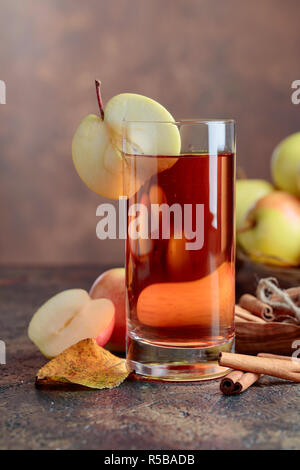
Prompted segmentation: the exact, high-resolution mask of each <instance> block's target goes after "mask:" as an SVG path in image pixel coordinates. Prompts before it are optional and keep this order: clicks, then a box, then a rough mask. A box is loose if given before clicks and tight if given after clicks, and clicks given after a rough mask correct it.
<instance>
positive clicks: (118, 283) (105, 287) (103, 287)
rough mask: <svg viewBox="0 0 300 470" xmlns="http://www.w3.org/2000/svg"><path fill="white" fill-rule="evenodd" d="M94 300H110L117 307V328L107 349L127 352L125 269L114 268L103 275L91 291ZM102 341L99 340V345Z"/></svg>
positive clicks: (115, 327)
mask: <svg viewBox="0 0 300 470" xmlns="http://www.w3.org/2000/svg"><path fill="white" fill-rule="evenodd" d="M90 297H91V298H92V299H100V298H106V299H110V300H111V301H112V302H113V304H114V306H115V326H114V329H113V331H112V335H111V337H110V340H109V342H108V344H107V345H106V347H107V348H108V349H110V350H111V351H115V352H125V349H126V302H125V269H124V268H114V269H109V270H108V271H105V272H104V273H103V274H101V275H100V276H99V277H98V278H97V279H96V281H95V282H94V284H93V285H92V287H91V290H90ZM99 341H100V342H101V339H99V338H97V342H98V344H99Z"/></svg>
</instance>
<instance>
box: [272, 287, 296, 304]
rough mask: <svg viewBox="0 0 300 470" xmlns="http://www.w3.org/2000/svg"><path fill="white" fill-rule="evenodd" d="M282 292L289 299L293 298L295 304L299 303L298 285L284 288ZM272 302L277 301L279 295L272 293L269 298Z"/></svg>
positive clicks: (279, 298)
mask: <svg viewBox="0 0 300 470" xmlns="http://www.w3.org/2000/svg"><path fill="white" fill-rule="evenodd" d="M284 292H286V293H287V294H288V295H289V297H290V298H291V300H293V301H294V302H295V303H296V304H298V305H300V286H298V287H290V288H289V289H286V290H285V291H284ZM270 300H272V301H273V302H278V301H280V300H281V297H280V296H279V295H278V294H273V295H272V296H271V299H270Z"/></svg>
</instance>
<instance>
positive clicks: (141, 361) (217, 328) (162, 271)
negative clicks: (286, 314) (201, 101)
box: [123, 120, 235, 381]
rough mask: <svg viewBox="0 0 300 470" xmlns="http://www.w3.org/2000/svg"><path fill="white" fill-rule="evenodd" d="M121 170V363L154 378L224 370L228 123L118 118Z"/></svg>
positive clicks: (231, 251) (231, 194)
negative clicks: (124, 314)
mask: <svg viewBox="0 0 300 470" xmlns="http://www.w3.org/2000/svg"><path fill="white" fill-rule="evenodd" d="M174 129H175V131H174ZM170 130H172V132H170ZM171 135H172V136H173V137H174V136H175V137H176V138H177V139H179V142H180V146H179V147H178V145H177V147H176V145H174V149H175V147H176V150H175V151H174V153H173V151H170V148H171V149H172V145H166V142H167V140H166V139H168V138H170V136H171ZM177 143H178V142H177ZM168 144H170V142H169V143H168ZM141 148H143V152H142V150H141ZM145 149H146V150H145ZM123 176H124V192H125V194H126V195H127V230H128V233H127V241H126V289H127V327H128V336H127V358H128V361H129V362H130V365H131V366H132V367H133V368H134V369H135V371H136V373H137V374H141V375H144V376H148V377H150V378H152V379H160V380H176V381H178V380H201V379H207V378H213V377H219V376H221V375H224V373H225V372H226V369H224V368H223V367H220V366H219V365H218V361H217V359H218V355H219V353H220V352H221V351H231V350H232V348H233V342H234V303H235V290H234V280H235V272H234V257H235V236H234V233H235V230H234V225H235V223H234V219H235V216H234V205H235V125H234V121H232V120H183V121H179V122H132V121H125V122H124V127H123Z"/></svg>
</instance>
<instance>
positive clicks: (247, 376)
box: [220, 370, 261, 395]
mask: <svg viewBox="0 0 300 470" xmlns="http://www.w3.org/2000/svg"><path fill="white" fill-rule="evenodd" d="M260 376H261V374H255V373H253V372H243V371H242V370H234V371H232V372H230V374H228V375H226V377H224V378H223V379H222V380H221V383H220V390H221V392H222V393H223V394H224V395H237V394H238V393H242V392H244V391H245V390H247V388H249V387H250V386H251V385H252V384H254V383H255V382H257V380H258V379H259V378H260Z"/></svg>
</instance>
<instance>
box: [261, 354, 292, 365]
mask: <svg viewBox="0 0 300 470" xmlns="http://www.w3.org/2000/svg"><path fill="white" fill-rule="evenodd" d="M257 356H258V357H269V358H270V359H281V360H282V361H293V362H299V363H300V359H299V358H298V357H292V356H280V355H278V354H271V353H258V354H257Z"/></svg>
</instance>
